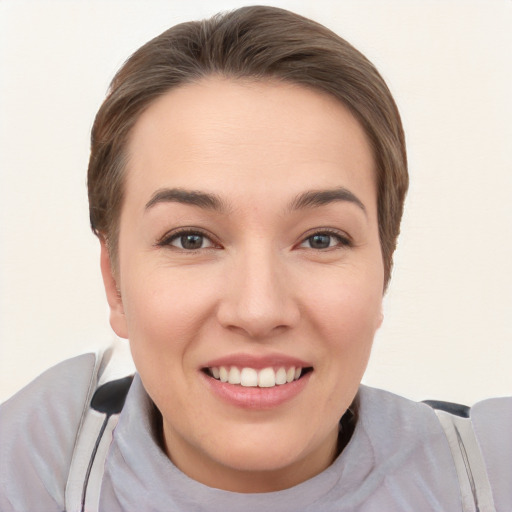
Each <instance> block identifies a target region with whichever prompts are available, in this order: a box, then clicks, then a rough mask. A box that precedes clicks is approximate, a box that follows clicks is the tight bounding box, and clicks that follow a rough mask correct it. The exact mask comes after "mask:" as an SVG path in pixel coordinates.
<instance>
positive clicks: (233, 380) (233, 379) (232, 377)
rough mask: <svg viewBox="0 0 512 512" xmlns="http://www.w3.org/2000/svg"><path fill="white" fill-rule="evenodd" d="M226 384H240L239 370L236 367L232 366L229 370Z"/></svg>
mask: <svg viewBox="0 0 512 512" xmlns="http://www.w3.org/2000/svg"><path fill="white" fill-rule="evenodd" d="M228 382H229V383H230V384H240V370H239V369H238V368H237V367H236V366H232V367H231V370H229V374H228Z"/></svg>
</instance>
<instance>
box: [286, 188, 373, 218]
mask: <svg viewBox="0 0 512 512" xmlns="http://www.w3.org/2000/svg"><path fill="white" fill-rule="evenodd" d="M337 201H347V202H349V203H353V204H355V205H357V206H358V207H359V208H360V209H361V210H362V211H363V212H364V213H365V215H366V208H365V206H364V204H363V202H362V201H361V200H360V199H359V198H358V197H357V196H356V195H354V194H353V193H352V192H350V190H348V189H346V188H344V187H339V188H334V189H327V190H309V191H307V192H304V193H302V194H299V195H298V196H297V197H296V198H295V199H294V200H293V201H292V202H291V204H290V210H302V209H305V208H315V207H318V206H323V205H326V204H330V203H334V202H337Z"/></svg>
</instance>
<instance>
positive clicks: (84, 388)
mask: <svg viewBox="0 0 512 512" xmlns="http://www.w3.org/2000/svg"><path fill="white" fill-rule="evenodd" d="M95 365H96V354H94V353H89V354H84V355H81V356H78V357H75V358H73V359H70V360H67V361H64V362H63V363H60V364H58V365H56V366H54V367H52V368H50V369H49V370H47V371H46V372H44V373H43V374H42V375H40V376H39V377H38V378H37V379H35V380H34V381H32V382H31V383H30V384H29V385H28V386H26V387H25V388H23V389H22V390H21V391H19V392H18V393H17V394H16V395H14V396H13V397H12V398H11V399H9V400H7V401H6V402H5V403H3V404H2V405H1V406H0V439H2V443H1V446H0V509H1V510H2V511H11V510H13V511H14V510H40V511H42V512H43V511H44V512H46V511H47V510H48V511H50V510H63V509H64V490H65V485H66V480H67V474H68V470H69V466H70V463H71V458H72V455H73V447H74V444H75V439H76V434H77V431H78V428H79V425H80V420H81V417H82V411H83V408H84V405H85V401H86V399H87V396H88V392H89V388H90V386H91V382H92V377H93V374H94V368H95Z"/></svg>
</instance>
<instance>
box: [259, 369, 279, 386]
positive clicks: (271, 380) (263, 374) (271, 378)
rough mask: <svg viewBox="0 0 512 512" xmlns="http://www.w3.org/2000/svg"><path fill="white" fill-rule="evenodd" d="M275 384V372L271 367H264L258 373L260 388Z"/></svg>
mask: <svg viewBox="0 0 512 512" xmlns="http://www.w3.org/2000/svg"><path fill="white" fill-rule="evenodd" d="M275 385H276V372H275V371H274V369H273V368H264V369H263V370H261V371H260V374H259V375H258V386H259V387H260V388H273V387H274V386H275Z"/></svg>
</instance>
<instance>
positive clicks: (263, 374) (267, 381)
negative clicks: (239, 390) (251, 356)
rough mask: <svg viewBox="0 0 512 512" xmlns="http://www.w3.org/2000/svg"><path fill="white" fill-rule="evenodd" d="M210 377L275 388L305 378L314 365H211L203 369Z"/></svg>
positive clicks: (231, 382) (223, 380) (223, 381)
mask: <svg viewBox="0 0 512 512" xmlns="http://www.w3.org/2000/svg"><path fill="white" fill-rule="evenodd" d="M202 371H203V373H204V374H205V375H207V376H208V377H210V378H212V379H215V380H217V381H219V382H221V383H226V384H231V385H233V386H238V387H244V388H274V387H278V386H285V385H286V384H291V383H293V382H295V381H298V380H300V379H302V378H304V377H305V376H306V375H307V374H309V373H311V372H312V371H313V368H312V367H308V366H307V367H301V366H277V367H272V366H269V367H266V368H261V369H256V368H252V367H248V366H244V367H239V366H211V367H206V368H203V369H202Z"/></svg>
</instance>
